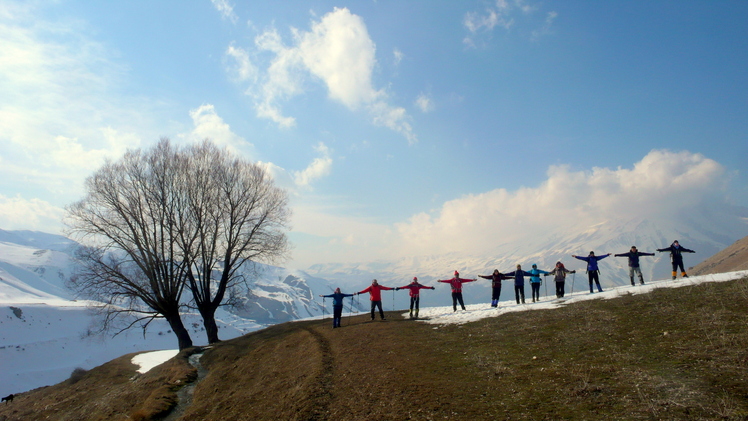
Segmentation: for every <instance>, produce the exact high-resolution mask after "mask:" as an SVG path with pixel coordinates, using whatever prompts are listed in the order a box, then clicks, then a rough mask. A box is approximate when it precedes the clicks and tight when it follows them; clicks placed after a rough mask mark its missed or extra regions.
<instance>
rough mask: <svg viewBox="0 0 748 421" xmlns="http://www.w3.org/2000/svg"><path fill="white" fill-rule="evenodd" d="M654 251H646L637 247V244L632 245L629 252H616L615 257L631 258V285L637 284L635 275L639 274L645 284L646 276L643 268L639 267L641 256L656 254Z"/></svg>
mask: <svg viewBox="0 0 748 421" xmlns="http://www.w3.org/2000/svg"><path fill="white" fill-rule="evenodd" d="M654 255H655V254H654V253H644V252H643V251H639V250H637V249H636V246H631V251H629V252H628V253H621V254H616V255H615V257H628V258H629V278H631V285H636V283H635V282H634V275H636V274H638V275H639V282H640V283H641V284H642V285H644V276H643V275H642V269H641V267H639V256H654Z"/></svg>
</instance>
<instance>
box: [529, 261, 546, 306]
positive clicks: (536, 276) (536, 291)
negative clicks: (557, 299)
mask: <svg viewBox="0 0 748 421" xmlns="http://www.w3.org/2000/svg"><path fill="white" fill-rule="evenodd" d="M541 273H542V274H543V275H547V274H548V272H546V271H544V270H540V269H538V265H536V264H534V263H533V265H532V269H530V288H532V291H530V292H531V293H532V302H533V303H534V302H535V301H540V286H541V285H543V282H542V281H541V280H540V274H541ZM546 288H548V287H546ZM547 292H548V290H547V289H546V293H547ZM536 297H537V298H536Z"/></svg>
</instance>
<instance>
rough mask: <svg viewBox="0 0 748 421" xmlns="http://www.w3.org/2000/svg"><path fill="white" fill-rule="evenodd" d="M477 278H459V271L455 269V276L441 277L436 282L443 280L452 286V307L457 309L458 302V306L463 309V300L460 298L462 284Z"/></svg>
mask: <svg viewBox="0 0 748 421" xmlns="http://www.w3.org/2000/svg"><path fill="white" fill-rule="evenodd" d="M476 280H477V279H463V278H460V273H459V272H457V271H455V276H454V278H452V279H443V280H441V281H437V282H443V283H445V284H449V285H450V287H452V309H453V310H454V311H457V302H458V301H459V302H460V307H462V310H465V302H464V301H463V299H462V284H464V283H466V282H475V281H476Z"/></svg>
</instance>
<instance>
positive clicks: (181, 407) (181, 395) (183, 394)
mask: <svg viewBox="0 0 748 421" xmlns="http://www.w3.org/2000/svg"><path fill="white" fill-rule="evenodd" d="M203 352H204V351H203ZM203 352H200V353H197V354H192V355H190V356H189V357H188V359H187V360H188V361H189V363H190V365H192V366H193V367H195V368H196V369H197V378H196V379H195V381H193V382H191V383H189V384H187V385H185V386H184V387H183V388H181V389H179V391H178V392H177V404H176V406H174V409H172V410H171V412H170V413H169V415H168V416H167V417H166V418H164V421H176V420H177V419H178V418H179V417H181V416H182V414H183V413H184V411H185V410H186V409H187V408H189V406H190V405H192V394H193V393H195V386H197V384H198V383H199V382H200V380H202V379H203V378H205V375H206V374H208V370H206V369H205V368H204V367H203V365H202V364H200V357H202V356H203Z"/></svg>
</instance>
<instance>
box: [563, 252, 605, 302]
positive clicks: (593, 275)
mask: <svg viewBox="0 0 748 421" xmlns="http://www.w3.org/2000/svg"><path fill="white" fill-rule="evenodd" d="M608 256H610V253H608V254H603V255H602V256H595V252H594V251H591V252H590V255H589V256H587V257H584V256H576V255H573V254H572V255H571V257H573V258H575V259H579V260H584V261H585V262H587V277H588V278H589V280H590V294H592V293H593V292H595V291H594V290H593V289H592V281H595V284H597V290H598V291H600V292H603V288H602V287H601V286H600V269H599V268H598V267H597V261H598V260H603V259H604V258H606V257H608Z"/></svg>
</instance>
